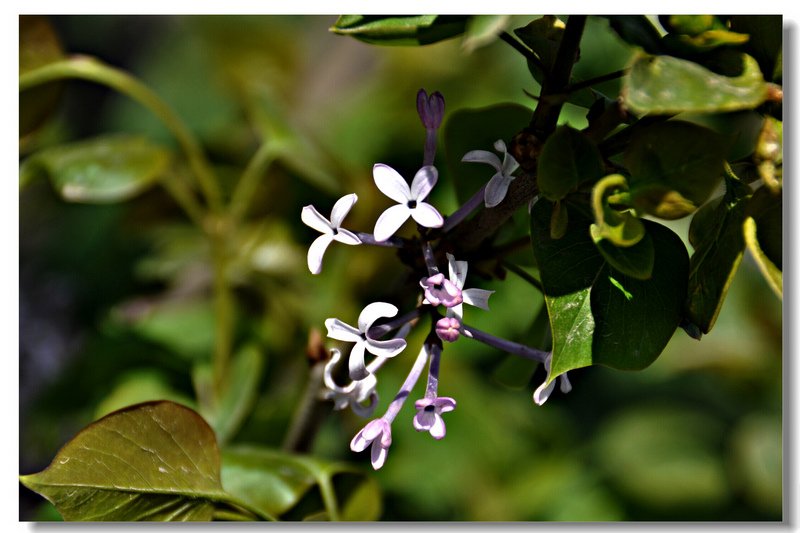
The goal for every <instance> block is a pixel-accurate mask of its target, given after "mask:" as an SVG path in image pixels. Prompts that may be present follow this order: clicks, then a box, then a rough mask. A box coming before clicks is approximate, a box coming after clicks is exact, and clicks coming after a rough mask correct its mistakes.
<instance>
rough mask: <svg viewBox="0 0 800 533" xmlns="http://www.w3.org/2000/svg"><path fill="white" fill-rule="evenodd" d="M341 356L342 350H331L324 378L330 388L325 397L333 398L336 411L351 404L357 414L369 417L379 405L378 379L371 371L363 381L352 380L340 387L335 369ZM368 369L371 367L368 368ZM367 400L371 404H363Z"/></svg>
mask: <svg viewBox="0 0 800 533" xmlns="http://www.w3.org/2000/svg"><path fill="white" fill-rule="evenodd" d="M341 358H342V354H341V352H340V351H339V350H337V349H336V348H333V349H332V350H331V359H330V361H328V362H327V363H326V364H325V372H324V374H323V378H322V379H323V381H324V382H325V386H326V387H327V388H328V390H327V391H326V392H325V399H327V400H333V410H334V411H339V410H341V409H344V408H346V407H347V406H348V405H349V406H350V408H351V409H352V410H353V412H354V413H355V414H356V416H359V417H361V418H369V417H370V416H372V413H373V411H375V407H377V406H378V393H377V392H376V391H375V387H376V386H377V385H378V379H377V378H376V377H375V376H374V375H373V374H372V373H370V375H368V376H367V377H366V378H364V379H362V380H361V381H351V382H350V384H349V385H347V386H346V387H340V386H339V385H337V384H336V381H334V379H333V369H334V367H335V366H336V363H338V362H339V359H341ZM368 370H370V369H369V368H368ZM366 400H369V405H367V406H365V405H363V402H364V401H366Z"/></svg>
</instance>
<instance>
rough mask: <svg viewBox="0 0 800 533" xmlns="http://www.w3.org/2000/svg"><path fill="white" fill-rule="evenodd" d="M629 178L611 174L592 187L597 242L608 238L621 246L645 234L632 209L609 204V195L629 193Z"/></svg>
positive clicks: (593, 236)
mask: <svg viewBox="0 0 800 533" xmlns="http://www.w3.org/2000/svg"><path fill="white" fill-rule="evenodd" d="M627 191H628V180H626V179H625V177H624V176H622V175H621V174H611V175H609V176H606V177H604V178H603V179H601V180H600V181H598V182H597V183H596V184H595V186H594V189H592V207H593V209H594V220H595V222H594V224H592V227H591V232H592V238H593V239H594V240H595V242H599V241H601V240H608V241H609V242H610V243H611V244H612V245H614V246H619V247H629V246H633V245H635V244H636V243H638V242H639V241H641V240H642V239H643V238H644V236H645V230H644V225H643V224H642V222H641V220H639V219H638V218H637V217H635V216H633V215H632V214H631V213H630V210H629V209H627V210H625V211H618V210H617V209H615V208H613V207H612V206H610V205H609V197H612V195H614V196H618V194H617V193H620V194H622V195H627Z"/></svg>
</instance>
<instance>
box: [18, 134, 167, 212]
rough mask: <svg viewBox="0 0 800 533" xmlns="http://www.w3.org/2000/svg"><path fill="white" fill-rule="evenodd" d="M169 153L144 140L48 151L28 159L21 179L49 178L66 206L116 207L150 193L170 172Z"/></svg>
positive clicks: (108, 139)
mask: <svg viewBox="0 0 800 533" xmlns="http://www.w3.org/2000/svg"><path fill="white" fill-rule="evenodd" d="M169 163H170V152H169V151H168V150H167V149H165V148H163V147H161V146H158V145H155V144H152V143H151V142H150V141H148V140H147V139H145V138H140V137H134V136H129V135H116V136H105V137H98V138H95V139H91V140H88V141H79V142H75V143H70V144H62V145H60V146H54V147H52V148H47V149H45V150H42V151H40V152H37V153H36V154H34V155H32V156H31V157H30V158H28V159H27V160H26V161H25V163H24V164H23V165H24V166H25V167H27V168H26V169H20V175H22V174H23V173H25V172H32V173H34V174H36V175H45V176H47V177H48V178H49V179H50V182H51V183H52V185H53V188H54V189H55V190H56V191H57V192H58V193H59V194H60V195H61V197H62V198H64V199H65V200H67V201H70V202H81V203H93V204H96V203H113V202H120V201H124V200H128V199H130V198H132V197H134V196H136V195H137V194H139V193H141V192H142V191H144V190H146V189H147V188H149V187H150V186H151V185H153V183H154V182H155V181H156V180H157V179H158V178H159V177H161V176H163V175H164V173H165V172H166V171H167V169H168V166H169Z"/></svg>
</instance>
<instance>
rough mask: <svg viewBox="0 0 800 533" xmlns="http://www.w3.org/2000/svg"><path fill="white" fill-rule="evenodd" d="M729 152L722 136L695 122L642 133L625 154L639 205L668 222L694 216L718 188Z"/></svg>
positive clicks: (673, 122) (665, 124) (674, 122)
mask: <svg viewBox="0 0 800 533" xmlns="http://www.w3.org/2000/svg"><path fill="white" fill-rule="evenodd" d="M727 152H728V146H727V143H726V142H725V139H724V138H723V137H722V136H721V135H719V134H717V133H715V132H714V131H712V130H709V129H707V128H703V127H702V126H698V125H696V124H692V123H690V122H683V121H678V120H670V121H667V122H662V123H660V124H656V125H653V126H650V127H648V128H646V129H644V130H642V131H641V133H640V134H639V135H638V136H636V137H634V138H633V140H632V141H631V142H630V144H629V145H628V147H627V148H626V150H625V153H624V156H623V158H624V161H625V164H626V165H627V167H628V170H629V171H630V173H631V176H630V178H629V180H628V183H629V186H630V189H631V196H632V197H633V202H634V205H636V207H638V208H639V209H642V210H643V211H645V212H647V213H649V214H651V215H654V216H657V217H660V218H665V219H675V218H681V217H683V216H686V215H688V214H689V213H691V212H692V211H694V210H695V209H696V208H697V206H699V205H701V204H702V203H703V202H705V201H706V200H707V199H708V196H709V195H710V194H711V192H712V191H713V190H714V189H715V188H716V186H717V184H718V183H719V180H720V178H721V176H722V174H723V171H724V164H725V157H726V155H727Z"/></svg>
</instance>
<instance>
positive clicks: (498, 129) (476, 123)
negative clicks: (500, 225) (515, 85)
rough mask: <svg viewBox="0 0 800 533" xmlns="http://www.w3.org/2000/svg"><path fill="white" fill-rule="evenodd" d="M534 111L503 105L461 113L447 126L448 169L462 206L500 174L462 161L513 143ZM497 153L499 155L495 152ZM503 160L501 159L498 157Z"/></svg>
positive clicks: (465, 110) (460, 111)
mask: <svg viewBox="0 0 800 533" xmlns="http://www.w3.org/2000/svg"><path fill="white" fill-rule="evenodd" d="M532 116H533V111H531V110H530V109H528V108H527V107H525V106H521V105H519V104H501V105H497V106H492V107H484V108H480V109H459V110H457V111H455V112H454V113H452V114H451V115H450V117H449V118H448V119H446V121H445V124H444V131H443V139H444V147H445V157H446V161H447V167H448V168H449V169H450V174H451V175H452V176H453V184H454V186H455V189H456V196H457V197H458V200H459V202H461V203H463V202H466V201H467V200H469V199H470V198H472V196H473V195H474V194H475V193H476V192H477V191H478V190H479V189H480V188H481V187H483V186H484V185H486V184H487V183H488V182H489V180H490V179H491V178H492V176H493V175H494V174H495V172H497V171H496V170H495V169H494V168H492V167H491V166H490V165H487V164H482V163H469V162H468V163H464V162H462V161H461V158H463V157H464V154H466V153H467V152H470V151H472V150H486V151H490V152H494V148H493V146H494V143H495V141H497V140H498V139H502V140H503V141H504V142H505V143H506V145H507V146H508V145H509V143H510V141H511V139H513V138H514V136H515V135H516V134H517V133H519V132H520V131H522V129H523V128H524V127H525V126H527V125H528V123H530V121H531V117H532ZM494 153H497V152H494ZM498 157H500V159H502V155H500V154H498Z"/></svg>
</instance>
